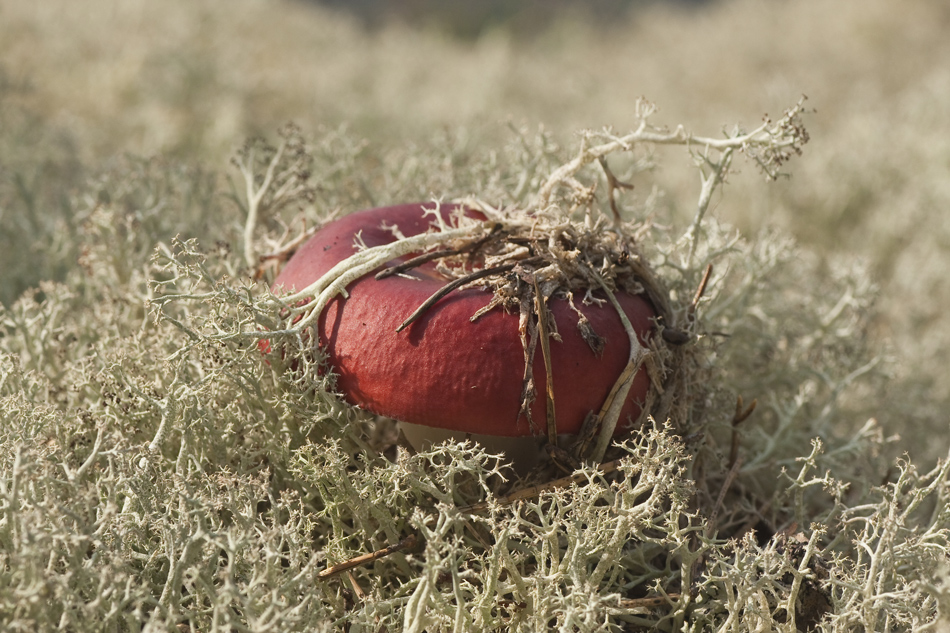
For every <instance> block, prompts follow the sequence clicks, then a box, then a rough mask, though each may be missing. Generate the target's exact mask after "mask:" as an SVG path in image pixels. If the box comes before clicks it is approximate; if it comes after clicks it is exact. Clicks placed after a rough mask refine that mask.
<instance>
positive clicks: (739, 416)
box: [729, 396, 759, 468]
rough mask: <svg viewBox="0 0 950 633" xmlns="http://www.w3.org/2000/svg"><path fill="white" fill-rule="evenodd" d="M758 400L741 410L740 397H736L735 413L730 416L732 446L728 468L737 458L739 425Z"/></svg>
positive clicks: (750, 413)
mask: <svg viewBox="0 0 950 633" xmlns="http://www.w3.org/2000/svg"><path fill="white" fill-rule="evenodd" d="M757 404H759V401H758V400H755V399H753V400H752V402H750V403H749V406H748V407H745V408H743V406H742V405H743V402H742V396H736V413H735V415H733V416H732V445H731V447H730V448H729V468H732V467H733V465H734V464H735V463H736V460H737V459H738V458H739V428H738V427H739V425H740V424H742V423H743V422H745V421H746V420H748V419H749V416H751V415H752V412H753V411H755V406H756V405H757Z"/></svg>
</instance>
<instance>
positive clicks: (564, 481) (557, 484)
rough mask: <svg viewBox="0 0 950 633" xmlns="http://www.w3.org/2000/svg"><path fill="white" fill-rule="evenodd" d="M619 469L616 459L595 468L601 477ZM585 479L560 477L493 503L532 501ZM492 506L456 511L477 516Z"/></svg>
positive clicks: (483, 503) (578, 475)
mask: <svg viewBox="0 0 950 633" xmlns="http://www.w3.org/2000/svg"><path fill="white" fill-rule="evenodd" d="M619 467H620V460H619V459H616V460H614V461H612V462H605V463H603V464H601V465H599V466H598V467H597V471H598V472H599V473H600V474H601V475H607V474H609V473H612V472H614V471H615V470H617V469H618V468H619ZM585 479H586V475H585V474H584V473H574V474H573V475H568V476H567V477H561V478H560V479H554V480H552V481H549V482H547V483H543V484H537V485H535V486H528V487H527V488H522V489H521V490H516V491H514V492H512V493H511V494H508V495H505V496H504V497H499V498H497V499H495V501H494V503H495V504H498V505H501V506H508V505H511V504H513V503H515V502H516V501H521V500H523V499H533V498H535V497H538V496H540V495H541V494H542V493H544V492H548V491H549V490H557V489H558V488H566V487H567V486H570V485H571V484H577V483H581V482H582V481H584V480H585ZM491 506H492V502H488V501H481V502H479V503H473V504H471V505H467V506H462V507H460V508H459V509H458V510H459V512H463V513H465V514H478V513H479V512H484V511H485V510H487V509H488V508H490V507H491Z"/></svg>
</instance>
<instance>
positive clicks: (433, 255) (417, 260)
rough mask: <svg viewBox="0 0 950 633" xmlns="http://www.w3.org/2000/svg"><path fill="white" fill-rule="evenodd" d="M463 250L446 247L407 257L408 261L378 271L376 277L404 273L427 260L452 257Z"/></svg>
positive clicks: (381, 277) (380, 277)
mask: <svg viewBox="0 0 950 633" xmlns="http://www.w3.org/2000/svg"><path fill="white" fill-rule="evenodd" d="M461 252H462V251H461V250H460V249H457V248H446V249H443V250H441V251H431V252H429V253H423V254H422V255H419V256H417V257H413V258H412V259H407V260H406V261H404V262H402V263H399V264H396V265H395V266H390V267H389V268H384V269H383V270H381V271H379V272H378V273H376V279H385V278H386V277H392V276H393V275H398V274H399V273H404V272H406V271H407V270H411V269H413V268H416V267H418V266H421V265H422V264H425V263H427V262H431V261H432V260H434V259H440V258H442V257H450V256H452V255H458V254H459V253H461Z"/></svg>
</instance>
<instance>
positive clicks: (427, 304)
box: [396, 257, 541, 332]
mask: <svg viewBox="0 0 950 633" xmlns="http://www.w3.org/2000/svg"><path fill="white" fill-rule="evenodd" d="M540 260H541V259H540V258H539V257H533V258H530V259H525V260H522V261H520V262H515V263H513V264H504V265H502V266H494V267H492V268H485V269H484V270H478V271H475V272H473V273H471V274H468V275H465V276H464V277H459V278H458V279H456V280H454V281H451V282H449V283H447V284H445V285H444V286H442V287H441V288H439V289H438V290H437V291H436V292H435V293H434V294H433V295H432V296H431V297H429V298H428V299H426V300H425V301H424V302H423V303H422V305H421V306H419V307H418V308H416V311H415V312H413V313H412V314H410V315H409V318H407V319H406V320H405V321H403V322H402V325H400V326H399V327H397V328H396V331H397V332H402V331H403V330H405V329H406V328H407V327H409V326H410V325H412V323H413V322H414V321H416V319H418V318H419V317H421V316H422V315H423V314H424V313H425V312H426V310H428V309H429V308H431V307H432V306H433V305H435V303H436V302H437V301H438V300H439V299H441V298H442V297H444V296H445V295H447V294H449V293H450V292H452V291H453V290H455V289H456V288H459V287H461V286H464V285H465V284H467V283H470V282H472V281H476V280H478V279H482V278H483V277H490V276H491V275H500V274H501V273H506V272H508V271H509V270H512V269H513V268H514V267H515V266H517V265H518V264H528V263H531V264H533V263H536V262H537V261H540Z"/></svg>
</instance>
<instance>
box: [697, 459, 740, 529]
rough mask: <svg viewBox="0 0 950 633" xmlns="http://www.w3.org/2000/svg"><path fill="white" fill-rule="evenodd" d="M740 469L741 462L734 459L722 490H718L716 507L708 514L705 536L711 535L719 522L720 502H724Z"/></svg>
mask: <svg viewBox="0 0 950 633" xmlns="http://www.w3.org/2000/svg"><path fill="white" fill-rule="evenodd" d="M741 467H742V460H741V459H736V461H735V463H733V464H732V467H731V468H730V469H729V472H728V473H727V474H726V480H725V481H724V482H722V488H720V490H719V496H718V497H717V498H716V505H714V506H713V509H712V512H711V513H710V514H709V520H708V521H707V522H706V530H705V531H706V536H709V535H710V534H712V533H713V531H714V530H715V529H716V527H717V525H716V523H717V521H718V520H719V510H720V508H722V502H723V501H725V499H726V493H727V492H729V488H731V487H732V482H734V481H735V480H736V477H737V476H738V475H739V468H741Z"/></svg>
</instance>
